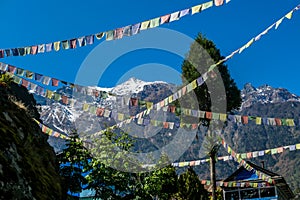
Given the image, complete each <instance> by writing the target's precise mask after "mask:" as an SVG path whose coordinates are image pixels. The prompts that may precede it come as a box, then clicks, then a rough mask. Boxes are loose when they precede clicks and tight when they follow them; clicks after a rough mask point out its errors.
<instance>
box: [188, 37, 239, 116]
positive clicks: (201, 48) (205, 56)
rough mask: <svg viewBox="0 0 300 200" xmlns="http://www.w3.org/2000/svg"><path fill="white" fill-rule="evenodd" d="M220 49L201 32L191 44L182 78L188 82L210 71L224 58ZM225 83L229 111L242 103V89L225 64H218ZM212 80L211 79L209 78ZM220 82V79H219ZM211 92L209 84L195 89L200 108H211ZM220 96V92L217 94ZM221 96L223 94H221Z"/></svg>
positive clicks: (206, 109) (208, 109)
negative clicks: (213, 65)
mask: <svg viewBox="0 0 300 200" xmlns="http://www.w3.org/2000/svg"><path fill="white" fill-rule="evenodd" d="M223 58H224V57H223V56H221V53H220V50H219V49H217V47H216V46H215V44H214V43H213V42H212V41H210V40H208V39H206V38H205V37H204V36H203V35H201V34H199V35H198V36H197V38H196V39H195V42H194V43H193V44H192V45H191V48H190V51H189V53H188V55H187V57H186V59H185V60H184V62H183V64H182V80H183V83H184V84H186V83H188V82H191V81H193V80H195V79H196V78H198V77H199V76H200V75H201V74H200V72H201V73H204V72H206V71H208V69H209V67H210V66H211V65H212V64H215V63H216V62H218V61H219V60H221V59H223ZM215 70H219V72H220V74H221V77H222V80H223V82H222V83H223V84H224V87H225V92H226V102H227V105H226V106H227V111H231V110H232V109H237V108H239V106H240V104H241V97H240V90H239V89H238V88H237V86H236V84H235V82H234V80H233V79H232V78H231V77H230V74H229V71H228V69H227V66H226V65H225V64H220V65H218V67H217V69H215ZM208 81H210V79H208ZM218 82H220V81H218ZM217 87H220V85H214V88H213V89H216V90H215V91H216V92H217V91H218V89H217ZM210 92H213V91H209V89H208V88H207V84H203V85H202V86H200V87H198V88H196V89H195V93H196V96H197V99H198V103H199V108H200V110H205V111H210V110H211V99H210V96H211V94H210ZM215 95H216V96H217V97H218V94H215ZM220 98H221V96H220Z"/></svg>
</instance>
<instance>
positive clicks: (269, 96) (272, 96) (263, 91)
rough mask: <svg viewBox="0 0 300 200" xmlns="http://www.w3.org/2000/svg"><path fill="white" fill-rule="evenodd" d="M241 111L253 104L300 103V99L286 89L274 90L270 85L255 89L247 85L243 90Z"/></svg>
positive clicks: (249, 84)
mask: <svg viewBox="0 0 300 200" xmlns="http://www.w3.org/2000/svg"><path fill="white" fill-rule="evenodd" d="M241 97H242V105H241V110H243V109H245V108H247V107H250V106H252V105H253V104H268V103H283V102H288V101H291V102H300V97H299V96H297V95H295V94H292V93H290V92H289V91H288V90H287V89H284V88H273V87H271V86H269V85H262V86H260V87H257V88H255V87H254V86H253V85H252V84H251V83H247V84H245V86H244V88H243V89H242V90H241Z"/></svg>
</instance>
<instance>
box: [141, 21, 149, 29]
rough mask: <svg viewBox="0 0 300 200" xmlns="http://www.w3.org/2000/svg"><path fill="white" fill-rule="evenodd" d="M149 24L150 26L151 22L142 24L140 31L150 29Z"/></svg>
mask: <svg viewBox="0 0 300 200" xmlns="http://www.w3.org/2000/svg"><path fill="white" fill-rule="evenodd" d="M149 24H150V20H148V21H144V22H142V24H141V28H140V30H146V29H148V27H149Z"/></svg>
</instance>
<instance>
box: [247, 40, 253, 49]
mask: <svg viewBox="0 0 300 200" xmlns="http://www.w3.org/2000/svg"><path fill="white" fill-rule="evenodd" d="M253 42H254V38H252V39H251V40H250V41H249V42H248V43H247V44H246V45H245V47H246V48H248V47H250V46H251V44H253Z"/></svg>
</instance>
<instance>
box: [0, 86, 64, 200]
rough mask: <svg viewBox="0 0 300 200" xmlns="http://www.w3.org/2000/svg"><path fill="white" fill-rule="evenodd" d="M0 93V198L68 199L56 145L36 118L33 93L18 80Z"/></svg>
mask: <svg viewBox="0 0 300 200" xmlns="http://www.w3.org/2000/svg"><path fill="white" fill-rule="evenodd" d="M0 94H1V96H0V105H1V106H0V199H28V200H32V199H53V200H57V199H64V196H63V188H62V185H61V178H60V176H59V174H58V163H57V162H56V159H55V154H54V151H53V148H52V147H51V146H50V145H49V144H48V143H47V136H46V135H44V134H43V133H42V132H41V130H40V128H39V126H38V125H37V124H36V123H35V122H34V121H33V120H32V118H33V117H34V118H37V119H38V118H39V114H38V112H37V110H36V109H35V101H34V99H33V96H32V95H29V94H28V92H27V90H26V89H25V88H22V87H19V86H18V85H16V84H12V85H11V86H10V87H7V86H5V85H0Z"/></svg>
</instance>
